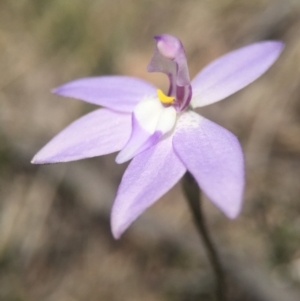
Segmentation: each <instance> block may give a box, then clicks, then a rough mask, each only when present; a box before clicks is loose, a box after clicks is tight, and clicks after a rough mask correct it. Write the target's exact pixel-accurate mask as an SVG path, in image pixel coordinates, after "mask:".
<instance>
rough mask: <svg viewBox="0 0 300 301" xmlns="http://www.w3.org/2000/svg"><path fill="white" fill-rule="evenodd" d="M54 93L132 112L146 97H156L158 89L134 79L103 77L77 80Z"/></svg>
mask: <svg viewBox="0 0 300 301" xmlns="http://www.w3.org/2000/svg"><path fill="white" fill-rule="evenodd" d="M53 93H55V94H58V95H62V96H66V97H72V98H76V99H81V100H84V101H86V102H89V103H92V104H96V105H99V106H103V107H106V108H109V109H112V110H116V111H120V112H132V111H133V109H134V107H135V106H136V104H137V103H138V102H140V101H141V100H143V99H144V98H145V97H149V96H150V97H151V96H155V95H156V88H155V87H154V86H152V85H151V84H149V83H147V82H146V81H143V80H141V79H137V78H133V77H127V76H101V77H87V78H82V79H77V80H75V81H72V82H69V83H66V84H65V85H62V86H60V87H58V88H56V89H54V90H53Z"/></svg>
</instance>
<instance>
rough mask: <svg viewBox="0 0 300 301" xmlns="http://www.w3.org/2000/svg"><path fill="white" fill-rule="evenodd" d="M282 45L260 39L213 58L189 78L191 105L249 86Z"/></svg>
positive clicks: (198, 105) (273, 60) (212, 101)
mask: <svg viewBox="0 0 300 301" xmlns="http://www.w3.org/2000/svg"><path fill="white" fill-rule="evenodd" d="M283 47H284V44H283V43H281V42H276V41H266V42H260V43H255V44H252V45H250V46H246V47H243V48H240V49H238V50H235V51H232V52H230V53H228V54H226V55H224V56H222V57H220V58H219V59H217V60H215V61H214V62H212V63H211V64H209V65H208V66H207V67H206V68H204V69H203V70H202V71H200V73H198V75H196V77H195V78H194V79H193V81H192V87H193V98H192V101H191V105H192V106H193V107H194V108H195V107H202V106H206V105H209V104H211V103H214V102H217V101H219V100H222V99H224V98H226V97H227V96H229V95H231V94H233V93H235V92H237V91H238V90H240V89H242V88H244V87H245V86H247V85H249V84H250V83H252V82H253V81H254V80H256V79H257V78H258V77H260V76H261V75H262V74H263V73H264V72H266V71H267V70H268V69H269V67H270V66H271V65H272V64H273V63H274V62H275V61H276V59H277V58H278V56H279V55H280V53H281V51H282V50H283Z"/></svg>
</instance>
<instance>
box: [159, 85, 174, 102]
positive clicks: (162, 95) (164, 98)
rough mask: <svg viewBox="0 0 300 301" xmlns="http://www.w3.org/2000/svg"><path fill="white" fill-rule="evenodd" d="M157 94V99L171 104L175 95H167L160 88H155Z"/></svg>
mask: <svg viewBox="0 0 300 301" xmlns="http://www.w3.org/2000/svg"><path fill="white" fill-rule="evenodd" d="M157 96H158V98H159V100H160V101H161V102H162V103H164V104H171V103H173V101H174V99H175V97H173V96H167V95H166V94H165V93H164V92H163V91H162V90H160V89H158V90H157Z"/></svg>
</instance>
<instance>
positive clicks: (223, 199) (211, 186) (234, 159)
mask: <svg viewBox="0 0 300 301" xmlns="http://www.w3.org/2000/svg"><path fill="white" fill-rule="evenodd" d="M173 146H174V150H175V152H176V153H177V154H178V156H179V157H180V158H181V160H182V162H183V163H184V164H185V166H186V167H187V169H188V170H189V171H190V172H191V173H192V175H193V176H194V177H195V179H196V181H197V182H198V185H199V186H200V188H201V189H202V190H203V192H204V193H205V194H206V195H207V197H208V198H209V199H210V200H211V201H212V202H214V204H215V205H216V206H217V207H219V208H220V209H221V210H222V211H223V212H224V213H225V214H226V215H227V216H228V217H230V218H235V217H236V216H237V215H238V214H239V212H240V209H241V204H242V199H243V189H244V162H243V153H242V149H241V146H240V144H239V142H238V140H237V138H236V137H235V136H234V135H233V134H232V133H230V132H229V131H227V130H226V129H224V128H223V127H221V126H219V125H217V124H215V123H213V122H212V121H209V120H208V119H206V118H204V117H202V116H200V115H198V114H196V113H195V112H191V111H190V112H188V113H185V114H183V115H182V116H181V118H180V119H179V121H178V126H177V128H176V131H175V133H174V138H173Z"/></svg>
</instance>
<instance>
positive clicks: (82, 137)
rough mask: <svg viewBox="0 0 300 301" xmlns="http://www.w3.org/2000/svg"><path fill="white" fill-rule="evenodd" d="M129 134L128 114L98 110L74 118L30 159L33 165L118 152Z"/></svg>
mask: <svg viewBox="0 0 300 301" xmlns="http://www.w3.org/2000/svg"><path fill="white" fill-rule="evenodd" d="M130 133H131V115H130V114H126V113H117V112H113V111H110V110H107V109H99V110H96V111H94V112H92V113H89V114H87V115H85V116H83V117H81V118H80V119H78V120H76V121H74V122H73V123H72V124H70V125H69V126H68V127H67V128H65V129H64V130H63V131H62V132H60V133H59V134H58V135H57V136H55V137H54V138H53V139H52V140H51V141H50V142H48V144H46V145H45V146H44V147H43V148H42V149H41V150H40V151H39V152H38V153H37V154H36V155H35V157H34V158H33V159H32V163H34V164H44V163H56V162H67V161H74V160H79V159H84V158H90V157H95V156H100V155H105V154H109V153H113V152H116V151H119V150H120V149H122V148H123V147H124V145H125V144H126V142H127V141H128V139H129V137H130Z"/></svg>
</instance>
